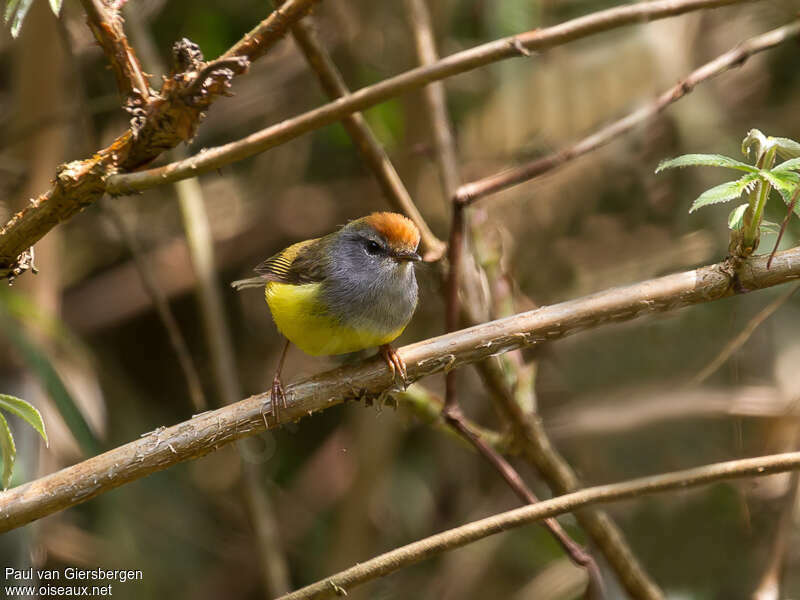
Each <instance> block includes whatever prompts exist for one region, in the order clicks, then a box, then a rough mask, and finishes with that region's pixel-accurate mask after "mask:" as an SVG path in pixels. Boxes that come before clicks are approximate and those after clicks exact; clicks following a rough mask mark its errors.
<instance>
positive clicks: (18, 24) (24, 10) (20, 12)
mask: <svg viewBox="0 0 800 600" xmlns="http://www.w3.org/2000/svg"><path fill="white" fill-rule="evenodd" d="M31 4H33V0H20V1H19V8H17V12H16V13H15V14H14V19H13V20H12V21H11V37H12V38H16V37H17V36H18V35H19V30H20V29H22V22H23V21H24V20H25V15H27V14H28V10H29V9H30V7H31Z"/></svg>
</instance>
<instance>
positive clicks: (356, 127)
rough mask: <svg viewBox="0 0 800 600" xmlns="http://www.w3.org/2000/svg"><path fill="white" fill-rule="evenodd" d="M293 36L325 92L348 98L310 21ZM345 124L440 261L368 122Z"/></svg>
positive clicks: (352, 119)
mask: <svg viewBox="0 0 800 600" xmlns="http://www.w3.org/2000/svg"><path fill="white" fill-rule="evenodd" d="M292 35H293V36H294V39H295V41H296V42H297V45H298V46H299V47H300V49H301V50H302V52H303V55H304V56H305V58H306V60H307V61H308V64H309V66H310V67H311V69H312V71H314V73H315V74H316V76H317V79H319V82H320V85H321V86H322V88H323V89H324V90H325V93H326V94H328V96H329V97H330V98H332V99H336V98H341V97H343V96H347V95H348V94H349V93H350V90H349V89H348V88H347V84H346V83H345V82H344V79H343V78H342V75H341V73H340V72H339V70H338V69H337V68H336V65H335V64H334V62H333V60H332V59H331V56H330V54H329V53H328V51H327V50H326V49H325V47H324V46H323V45H322V43H321V42H320V40H319V38H318V37H317V35H316V33H315V32H314V29H313V27H312V25H311V23H309V22H308V20H307V19H306V20H304V21H298V22H297V23H295V24H294V25H293V26H292ZM342 125H343V126H344V128H345V131H347V133H348V135H349V136H350V137H351V138H352V139H353V142H354V143H355V146H356V149H357V150H358V152H359V154H360V155H361V158H362V160H363V161H364V162H365V163H366V164H367V166H368V167H369V168H370V170H371V171H372V173H373V174H374V175H375V178H376V179H377V180H378V184H379V185H380V186H381V189H382V190H383V193H384V194H385V195H386V198H387V199H388V200H389V202H390V203H391V204H392V206H393V207H394V208H395V210H398V211H400V212H403V213H405V214H406V215H407V216H408V217H409V218H410V219H411V220H412V221H414V223H415V224H416V226H417V228H418V229H419V232H420V242H421V246H422V250H423V254H424V256H425V260H430V261H433V260H438V259H439V258H440V257H441V256H442V254H443V253H444V249H445V247H444V243H443V242H442V241H441V240H440V239H439V238H437V237H436V236H435V235H434V234H433V232H432V231H431V230H430V227H428V224H427V223H426V222H425V219H424V218H423V217H422V214H421V213H420V212H419V210H418V209H417V206H416V205H415V204H414V200H412V198H411V194H409V193H408V189H406V186H405V185H403V181H402V180H401V179H400V176H399V175H398V174H397V171H396V170H395V168H394V165H392V161H391V160H390V159H389V156H388V155H387V154H386V151H385V150H384V149H383V146H381V143H380V142H379V141H378V140H377V138H376V137H375V135H374V134H373V133H372V130H371V129H370V126H369V124H368V123H367V120H366V119H365V118H364V116H363V115H362V114H361V113H360V112H357V113H353V114H351V115H348V116H346V117H345V118H344V120H343V121H342Z"/></svg>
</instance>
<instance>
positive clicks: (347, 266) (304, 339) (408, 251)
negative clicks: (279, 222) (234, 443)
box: [231, 212, 420, 422]
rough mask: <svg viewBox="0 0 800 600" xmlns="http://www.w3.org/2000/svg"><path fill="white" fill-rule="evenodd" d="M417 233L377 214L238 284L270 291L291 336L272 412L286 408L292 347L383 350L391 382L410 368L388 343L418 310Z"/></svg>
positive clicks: (293, 249) (301, 245)
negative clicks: (285, 384) (287, 369)
mask: <svg viewBox="0 0 800 600" xmlns="http://www.w3.org/2000/svg"><path fill="white" fill-rule="evenodd" d="M418 245H419V230H418V229H417V227H416V225H414V223H413V222H412V221H411V220H410V219H408V218H406V217H404V216H403V215H399V214H397V213H391V212H376V213H372V214H371V215H368V216H366V217H362V218H360V219H356V220H354V221H350V222H349V223H347V224H346V225H344V226H343V227H341V228H340V229H338V230H337V231H334V232H333V233H330V234H328V235H326V236H324V237H321V238H316V239H312V240H306V241H303V242H298V243H296V244H293V245H291V246H289V247H288V248H286V249H284V250H282V251H281V252H278V253H277V254H275V255H274V256H272V257H271V258H268V259H267V260H265V261H264V262H263V263H261V264H260V265H258V266H257V267H256V268H255V272H256V273H258V277H252V278H250V279H242V280H239V281H234V282H233V283H232V284H231V286H232V287H233V288H234V289H235V290H237V291H239V290H242V289H245V288H250V287H260V286H262V285H263V286H265V290H264V295H265V296H266V300H267V305H268V306H269V309H270V312H272V318H273V319H274V321H275V324H276V325H277V327H278V330H279V331H280V332H281V333H282V334H283V335H284V337H286V344H284V347H283V352H282V353H281V357H280V361H279V363H278V370H277V372H276V373H275V377H274V378H273V380H272V390H271V393H270V412H271V414H272V417H273V418H274V419H275V422H278V404H279V403H280V405H281V406H282V407H283V408H286V407H287V404H286V395H285V394H284V391H283V385H282V384H281V371H282V370H283V363H284V360H285V358H286V351H287V350H288V348H289V343H290V342H291V343H293V344H294V345H295V346H297V347H298V348H300V349H301V350H302V351H303V352H306V353H307V354H311V355H312V356H320V355H331V354H347V353H350V352H356V351H358V350H364V349H365V348H373V347H375V346H378V347H379V349H380V353H381V355H382V356H383V358H384V360H385V361H386V362H387V364H388V365H389V368H390V369H391V371H392V374H393V376H396V374H397V373H399V374H400V376H401V377H402V378H403V380H404V381H405V379H406V376H407V374H406V365H405V363H404V362H403V359H402V358H401V357H400V356H399V355H398V354H397V353H396V352H395V350H394V349H393V348H392V347H391V346H390V345H389V343H390V342H391V341H393V340H394V339H395V338H397V337H398V336H399V335H400V334H401V333H403V330H404V329H405V328H406V325H408V322H409V321H410V320H411V316H412V315H413V314H414V309H415V308H416V307H417V279H416V277H415V275H414V267H413V264H412V263H414V262H416V261H419V260H420V256H419V254H417V246H418Z"/></svg>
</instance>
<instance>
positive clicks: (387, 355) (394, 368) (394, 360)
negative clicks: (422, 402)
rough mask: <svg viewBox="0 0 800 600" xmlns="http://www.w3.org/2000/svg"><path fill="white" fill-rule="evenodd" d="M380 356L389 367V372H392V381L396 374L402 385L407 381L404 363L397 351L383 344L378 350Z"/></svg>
mask: <svg viewBox="0 0 800 600" xmlns="http://www.w3.org/2000/svg"><path fill="white" fill-rule="evenodd" d="M379 350H380V353H381V356H382V357H383V360H385V361H386V364H387V365H389V370H390V371H391V372H392V379H395V378H396V376H397V374H398V373H400V377H402V379H403V385H405V384H406V381H407V380H408V371H407V370H406V363H405V361H404V360H403V359H402V358H401V357H400V355H399V354H398V353H397V350H395V349H394V348H392V346H391V345H389V344H383V345H382V346H381V347H380V348H379Z"/></svg>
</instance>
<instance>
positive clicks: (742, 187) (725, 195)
mask: <svg viewBox="0 0 800 600" xmlns="http://www.w3.org/2000/svg"><path fill="white" fill-rule="evenodd" d="M757 180H758V175H757V174H755V173H748V174H747V175H745V176H744V177H742V178H741V179H738V180H736V181H727V182H725V183H721V184H719V185H715V186H714V187H712V188H710V189H707V190H706V191H705V192H703V193H702V194H700V196H698V198H697V200H695V201H694V202H692V206H691V208H689V212H694V211H696V210H697V209H698V208H702V207H703V206H708V205H709V204H719V203H720V202H727V201H728V200H733V199H735V198H738V197H739V196H741V195H742V194H743V193H744V192H748V191H750V190H751V189H752V188H753V187H755V185H756V181H757Z"/></svg>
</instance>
